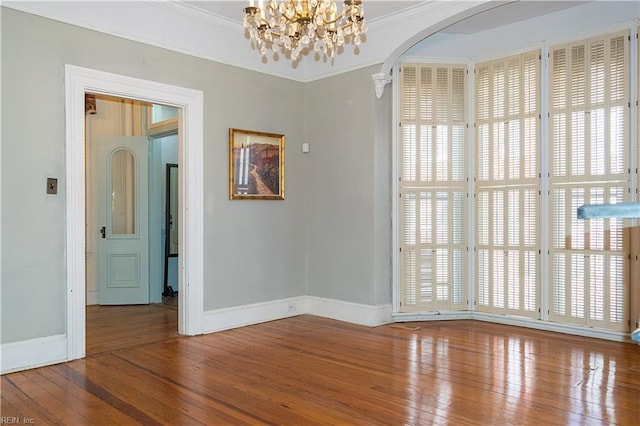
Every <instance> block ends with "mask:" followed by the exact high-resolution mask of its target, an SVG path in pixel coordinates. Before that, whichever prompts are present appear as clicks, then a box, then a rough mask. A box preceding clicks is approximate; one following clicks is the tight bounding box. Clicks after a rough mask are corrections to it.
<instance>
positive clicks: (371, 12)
mask: <svg viewBox="0 0 640 426" xmlns="http://www.w3.org/2000/svg"><path fill="white" fill-rule="evenodd" d="M182 3H183V4H184V5H187V6H189V7H192V8H193V9H196V10H198V11H199V12H201V13H204V14H210V15H211V16H212V17H214V16H215V17H217V18H221V19H226V20H229V21H230V22H234V21H235V22H238V23H239V22H241V21H242V9H243V8H244V7H245V6H246V5H247V4H248V1H246V0H235V1H182ZM336 3H338V4H340V1H337V2H336ZM425 3H431V2H430V1H424V0H423V1H382V0H363V6H364V12H365V17H366V18H367V21H368V22H369V23H373V24H375V23H380V22H384V21H389V20H393V19H394V18H395V17H396V16H399V15H402V14H405V13H411V9H414V8H418V7H420V6H423V5H424V4H425ZM494 3H495V4H496V6H497V7H495V8H493V9H490V10H488V11H486V12H483V13H479V14H477V15H474V16H472V17H470V18H467V19H465V20H463V21H460V22H457V23H455V24H453V25H451V26H450V27H448V28H446V29H445V30H443V31H442V32H446V33H458V34H475V33H479V32H482V31H486V30H489V29H491V28H495V27H498V26H501V25H506V24H512V23H514V22H519V21H523V20H525V19H529V18H534V17H536V16H541V15H545V14H548V13H553V12H557V11H559V10H563V9H567V8H570V7H575V6H579V5H581V4H584V3H588V1H577V0H568V1H558V0H546V1H545V0H535V1H533V0H525V1H513V0H512V1H495V2H494Z"/></svg>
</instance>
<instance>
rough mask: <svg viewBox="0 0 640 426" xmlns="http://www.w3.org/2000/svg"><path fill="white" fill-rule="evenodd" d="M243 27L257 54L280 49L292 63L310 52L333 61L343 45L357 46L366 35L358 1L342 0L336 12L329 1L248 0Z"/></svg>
mask: <svg viewBox="0 0 640 426" xmlns="http://www.w3.org/2000/svg"><path fill="white" fill-rule="evenodd" d="M256 3H257V6H256ZM243 24H244V28H245V29H246V30H247V31H248V32H249V35H250V37H251V38H252V39H253V40H255V42H256V43H257V46H258V49H259V50H260V53H262V54H263V55H265V54H266V53H267V50H269V49H270V50H273V52H276V51H277V49H278V47H280V48H281V49H283V50H284V51H285V52H286V51H288V52H290V54H291V59H292V60H294V61H295V60H297V59H298V57H299V56H300V54H301V53H305V52H307V51H310V50H313V51H315V52H320V51H322V52H323V54H324V55H325V57H326V56H327V55H329V56H330V57H331V58H333V55H334V53H335V51H336V50H337V49H338V48H339V47H340V46H342V45H343V44H344V43H345V42H347V43H348V42H349V41H351V42H352V43H353V44H354V45H355V46H359V45H360V43H361V42H362V41H363V40H362V35H363V34H364V33H366V32H367V25H366V23H365V22H364V11H363V10H362V0H344V4H343V7H342V11H341V12H340V13H338V7H337V5H336V2H335V1H332V0H258V1H257V2H256V1H254V0H250V1H249V6H248V7H245V8H244V19H243Z"/></svg>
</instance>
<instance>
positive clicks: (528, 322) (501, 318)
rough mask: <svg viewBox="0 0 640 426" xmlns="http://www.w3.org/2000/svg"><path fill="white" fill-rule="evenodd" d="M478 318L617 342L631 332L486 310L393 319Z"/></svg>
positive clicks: (404, 314) (398, 314) (402, 316)
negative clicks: (487, 311)
mask: <svg viewBox="0 0 640 426" xmlns="http://www.w3.org/2000/svg"><path fill="white" fill-rule="evenodd" d="M461 319H466V320H469V319H470V320H476V321H486V322H492V323H496V324H506V325H515V326H518V327H526V328H532V329H536V330H543V331H554V332H557V333H566V334H572V335H574V336H582V337H593V338H596V339H605V340H611V341H615V342H628V341H629V338H630V334H629V333H623V332H616V331H609V330H603V329H598V328H589V327H580V326H576V325H570V324H560V323H557V322H551V321H541V320H537V319H532V318H525V317H517V316H513V315H498V314H489V313H484V312H470V311H443V312H426V313H396V314H393V320H394V321H396V322H407V321H444V320H461Z"/></svg>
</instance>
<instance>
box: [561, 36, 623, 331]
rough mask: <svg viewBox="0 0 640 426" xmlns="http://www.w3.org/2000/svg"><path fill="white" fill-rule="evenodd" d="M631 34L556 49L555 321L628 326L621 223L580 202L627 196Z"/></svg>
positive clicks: (619, 199) (616, 200)
mask: <svg viewBox="0 0 640 426" xmlns="http://www.w3.org/2000/svg"><path fill="white" fill-rule="evenodd" d="M627 40H628V32H625V33H618V34H613V35H609V36H603V37H597V38H594V39H589V40H583V41H580V42H576V43H571V44H567V45H560V46H554V47H552V48H551V49H550V75H549V78H550V89H551V93H550V122H549V125H550V155H551V158H550V166H551V168H550V179H549V184H550V202H549V205H550V216H551V227H550V232H551V250H550V256H551V259H550V271H549V277H550V288H549V291H550V311H549V319H550V320H552V321H559V322H568V323H575V324H580V325H587V326H593V327H599V328H607V329H611V330H617V331H626V330H628V315H629V313H628V306H627V305H628V303H627V302H625V301H626V300H628V291H629V290H628V285H627V284H626V283H627V282H628V267H629V265H628V261H627V260H626V259H627V254H626V253H625V248H624V247H623V238H622V237H623V221H622V220H618V219H591V220H579V219H577V218H576V210H577V208H578V207H579V206H581V205H582V204H598V203H620V202H623V201H628V200H629V183H628V169H629V162H628V151H627V148H626V146H627V144H626V143H625V141H626V140H628V128H629V124H628V117H627V113H626V111H627V108H628V102H629V99H628V92H629V90H628V88H629V71H628V70H629V66H628V65H629V64H628V61H629V60H628V56H629V47H628V46H629V45H628V42H627Z"/></svg>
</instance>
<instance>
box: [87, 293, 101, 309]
mask: <svg viewBox="0 0 640 426" xmlns="http://www.w3.org/2000/svg"><path fill="white" fill-rule="evenodd" d="M98 294H99V292H98V291H97V290H96V291H87V306H89V305H97V304H98Z"/></svg>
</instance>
